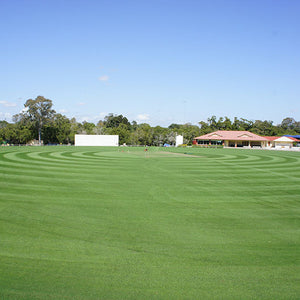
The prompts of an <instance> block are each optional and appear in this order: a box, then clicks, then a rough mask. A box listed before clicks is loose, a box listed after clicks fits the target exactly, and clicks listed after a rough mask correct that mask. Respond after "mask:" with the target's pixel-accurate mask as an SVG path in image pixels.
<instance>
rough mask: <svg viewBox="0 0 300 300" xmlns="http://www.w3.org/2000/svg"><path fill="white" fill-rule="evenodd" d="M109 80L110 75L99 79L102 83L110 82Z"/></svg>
mask: <svg viewBox="0 0 300 300" xmlns="http://www.w3.org/2000/svg"><path fill="white" fill-rule="evenodd" d="M108 79H109V76H108V75H103V76H101V77H99V80H100V81H108Z"/></svg>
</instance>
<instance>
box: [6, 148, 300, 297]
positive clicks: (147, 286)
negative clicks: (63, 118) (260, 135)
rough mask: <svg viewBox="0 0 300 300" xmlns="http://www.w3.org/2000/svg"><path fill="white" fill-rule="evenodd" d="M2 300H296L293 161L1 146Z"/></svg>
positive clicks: (281, 155) (299, 219)
mask: <svg viewBox="0 0 300 300" xmlns="http://www.w3.org/2000/svg"><path fill="white" fill-rule="evenodd" d="M0 231H1V234H0V239H1V241H0V242H1V244H0V298H2V299H296V298H299V295H300V284H299V280H300V275H299V274H300V267H299V265H300V153H293V152H280V151H278V152H275V151H260V150H234V149H195V148H184V149H173V148H172V149H170V148H168V149H162V148H160V149H159V148H149V149H148V151H144V149H143V148H131V147H128V148H126V147H124V148H121V147H119V148H106V147H36V148H34V147H2V148H0Z"/></svg>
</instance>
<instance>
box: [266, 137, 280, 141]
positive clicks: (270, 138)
mask: <svg viewBox="0 0 300 300" xmlns="http://www.w3.org/2000/svg"><path fill="white" fill-rule="evenodd" d="M264 138H266V139H267V140H268V141H275V140H277V139H278V138H280V136H264Z"/></svg>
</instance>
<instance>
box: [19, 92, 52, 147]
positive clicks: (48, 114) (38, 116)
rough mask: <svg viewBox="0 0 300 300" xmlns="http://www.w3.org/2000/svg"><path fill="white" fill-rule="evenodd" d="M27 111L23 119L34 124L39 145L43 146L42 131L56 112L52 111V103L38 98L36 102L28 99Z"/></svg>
mask: <svg viewBox="0 0 300 300" xmlns="http://www.w3.org/2000/svg"><path fill="white" fill-rule="evenodd" d="M24 106H25V109H24V112H23V113H22V114H21V115H22V117H23V118H25V119H27V120H29V121H31V122H32V124H33V126H34V127H35V129H36V130H37V134H38V140H39V144H41V135H42V129H43V126H44V125H45V124H47V123H48V122H49V121H50V120H51V119H52V116H53V114H54V113H55V111H54V110H53V109H52V101H51V100H49V99H46V98H44V97H43V96H38V97H36V98H35V99H34V100H33V99H28V100H27V101H26V103H25V104H24Z"/></svg>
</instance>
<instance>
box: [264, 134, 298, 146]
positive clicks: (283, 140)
mask: <svg viewBox="0 0 300 300" xmlns="http://www.w3.org/2000/svg"><path fill="white" fill-rule="evenodd" d="M266 138H267V139H268V140H269V141H268V144H267V148H275V149H291V148H293V144H294V143H295V142H297V141H298V140H297V139H295V138H292V137H288V136H281V137H278V136H266Z"/></svg>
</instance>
